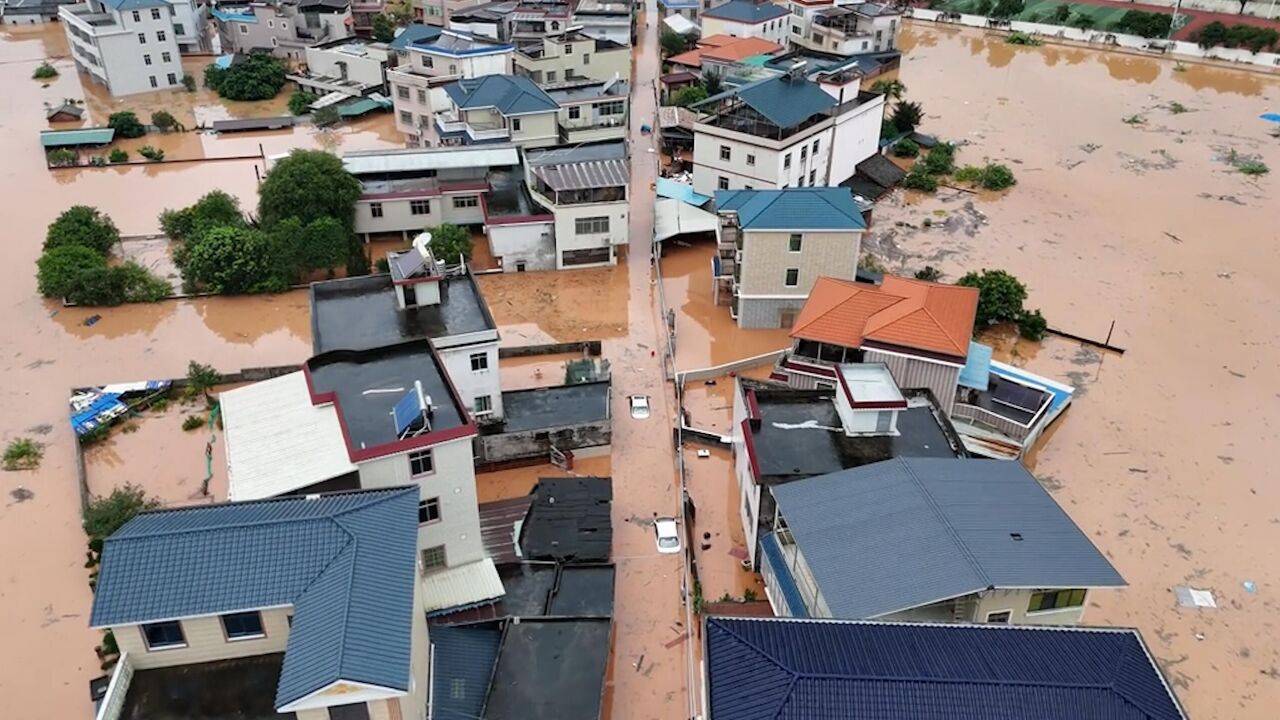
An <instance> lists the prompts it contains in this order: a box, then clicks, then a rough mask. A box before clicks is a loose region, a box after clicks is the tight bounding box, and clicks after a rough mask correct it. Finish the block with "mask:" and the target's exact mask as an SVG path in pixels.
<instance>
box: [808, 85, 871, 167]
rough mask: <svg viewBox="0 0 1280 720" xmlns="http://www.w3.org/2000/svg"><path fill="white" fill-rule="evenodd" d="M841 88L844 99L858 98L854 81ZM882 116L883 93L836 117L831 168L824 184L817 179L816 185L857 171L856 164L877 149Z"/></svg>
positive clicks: (831, 144) (825, 87)
mask: <svg viewBox="0 0 1280 720" xmlns="http://www.w3.org/2000/svg"><path fill="white" fill-rule="evenodd" d="M823 89H824V90H828V91H831V90H835V89H836V88H833V87H831V86H823ZM844 91H845V95H844V97H845V98H848V99H854V98H857V96H858V83H857V82H856V81H855V82H853V83H851V84H850V85H848V86H846V87H845V88H844ZM837 99H839V95H837ZM883 118H884V96H883V95H877V96H876V97H875V98H874V99H872V100H869V101H867V102H865V103H863V104H862V105H859V106H858V107H856V108H854V109H853V110H850V111H849V112H846V113H844V114H843V115H840V116H839V117H837V118H836V123H835V130H834V134H833V138H832V141H831V143H830V150H831V160H830V163H831V169H830V171H829V175H828V179H827V180H826V181H825V183H824V182H823V181H821V180H819V183H818V184H820V185H822V184H827V185H839V184H840V183H842V182H844V181H845V180H848V179H849V178H851V177H853V174H854V173H855V172H857V169H858V167H857V166H858V163H860V162H862V161H863V160H866V159H867V158H869V157H871V156H872V155H875V154H876V153H877V152H879V151H880V124H881V121H882V120H883ZM819 177H821V174H820V175H819Z"/></svg>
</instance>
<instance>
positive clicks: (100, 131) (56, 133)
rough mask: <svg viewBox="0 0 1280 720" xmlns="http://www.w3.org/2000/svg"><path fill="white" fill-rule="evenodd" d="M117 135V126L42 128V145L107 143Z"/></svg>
mask: <svg viewBox="0 0 1280 720" xmlns="http://www.w3.org/2000/svg"><path fill="white" fill-rule="evenodd" d="M115 136H116V129H115V128H109V127H104V128H81V129H79V130H41V131H40V145H42V146H43V147H47V148H51V147H66V146H68V145H106V144H107V143H109V142H111V141H112V140H113V139H114V138H115Z"/></svg>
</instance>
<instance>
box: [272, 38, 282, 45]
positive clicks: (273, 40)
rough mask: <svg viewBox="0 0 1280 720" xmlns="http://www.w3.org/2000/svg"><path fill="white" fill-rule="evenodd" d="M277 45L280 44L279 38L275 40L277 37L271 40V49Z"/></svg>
mask: <svg viewBox="0 0 1280 720" xmlns="http://www.w3.org/2000/svg"><path fill="white" fill-rule="evenodd" d="M279 44H280V38H277V37H273V38H271V47H276V46H277V45H279Z"/></svg>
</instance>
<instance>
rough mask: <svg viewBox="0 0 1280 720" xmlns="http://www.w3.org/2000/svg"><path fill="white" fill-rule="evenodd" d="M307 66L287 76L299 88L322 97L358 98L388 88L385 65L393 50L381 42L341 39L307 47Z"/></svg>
mask: <svg viewBox="0 0 1280 720" xmlns="http://www.w3.org/2000/svg"><path fill="white" fill-rule="evenodd" d="M304 52H305V57H306V65H305V66H304V69H303V70H302V71H300V72H291V73H289V75H288V76H287V77H288V79H289V80H292V81H293V82H294V83H296V84H297V86H298V87H299V88H300V89H303V90H309V91H311V92H312V93H315V94H316V95H318V96H320V98H321V99H323V98H324V96H326V95H329V94H330V93H333V94H334V101H335V102H336V101H337V100H338V99H339V98H348V97H354V98H361V97H365V96H366V95H370V94H373V93H379V94H381V93H385V92H386V89H387V65H388V63H389V62H390V61H391V57H392V56H393V53H392V52H391V49H390V48H388V47H387V46H386V45H384V44H382V43H364V42H360V41H355V40H352V39H350V38H340V39H337V40H330V41H328V42H324V43H319V44H317V45H312V46H310V47H308V48H306V50H305V51H304Z"/></svg>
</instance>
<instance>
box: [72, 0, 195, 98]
mask: <svg viewBox="0 0 1280 720" xmlns="http://www.w3.org/2000/svg"><path fill="white" fill-rule="evenodd" d="M198 13H199V11H198V10H197V8H196V6H195V4H194V3H193V2H191V1H190V0H185V1H181V2H169V1H168V0H87V2H84V3H82V4H78V5H64V6H62V7H61V8H59V10H58V17H59V19H60V20H61V21H62V23H63V29H64V30H65V32H66V35H67V43H68V45H69V46H70V48H71V56H72V58H73V59H74V60H75V63H76V68H77V69H78V70H80V71H81V72H83V73H87V74H88V75H89V77H91V78H93V81H94V82H96V83H98V84H100V85H105V86H106V87H107V89H108V90H110V91H111V94H112V95H132V94H134V93H140V92H148V91H151V90H160V89H164V88H171V87H176V86H179V85H181V84H182V75H183V69H182V54H181V53H182V49H183V48H184V47H185V48H187V49H196V48H198V47H199V40H198V36H199V30H200V23H199V20H198V18H199V17H200V16H199V14H198Z"/></svg>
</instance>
